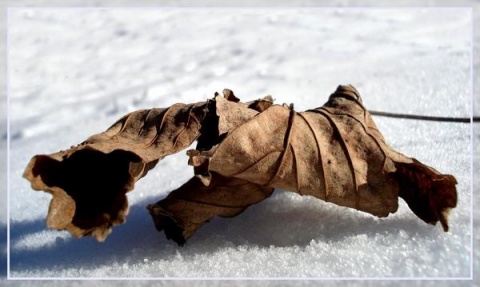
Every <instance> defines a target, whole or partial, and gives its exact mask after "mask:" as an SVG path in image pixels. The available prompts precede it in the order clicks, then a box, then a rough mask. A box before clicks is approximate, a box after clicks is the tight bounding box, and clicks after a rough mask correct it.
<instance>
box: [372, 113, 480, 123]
mask: <svg viewBox="0 0 480 287" xmlns="http://www.w3.org/2000/svg"><path fill="white" fill-rule="evenodd" d="M369 112H370V114H371V115H373V116H380V117H390V118H399V119H411V120H422V121H435V122H453V123H470V122H479V121H480V117H473V118H452V117H433V116H420V115H406V114H394V113H386V112H378V111H369Z"/></svg>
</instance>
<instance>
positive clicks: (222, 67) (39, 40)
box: [2, 8, 480, 285]
mask: <svg viewBox="0 0 480 287" xmlns="http://www.w3.org/2000/svg"><path fill="white" fill-rule="evenodd" d="M471 21H472V18H471V10H469V9H461V8H459V9H426V8H424V9H417V8H415V9H414V8H409V9H311V8H308V9H307V8H303V9H267V8H264V9H258V8H256V9H238V8H237V9H228V8H223V9H206V8H205V9H148V10H147V9H31V8H30V9H20V8H19V9H15V10H10V13H9V26H8V28H9V85H10V86H9V88H10V114H9V116H10V117H9V118H10V140H11V141H10V145H11V148H10V178H9V179H10V194H9V195H10V199H9V200H10V205H9V207H10V273H9V275H10V276H11V277H12V278H84V279H85V278H130V279H131V278H197V279H198V278H274V279H275V278H276V279H278V278H283V279H291V278H339V277H341V278H357V279H358V278H379V277H382V278H383V277H386V278H396V279H398V278H438V277H440V278H457V279H462V278H470V276H472V273H471V272H472V270H471V266H472V265H471V264H472V260H473V258H472V256H471V255H472V250H471V236H472V234H471V206H472V197H471V182H472V176H471V167H470V160H471V150H470V147H471V146H470V142H471V141H470V140H471V138H470V133H471V127H470V125H468V124H452V123H432V122H420V121H411V120H399V119H386V118H380V117H376V118H375V121H376V123H377V125H378V126H379V129H380V130H381V131H382V133H383V134H384V136H385V138H386V140H387V141H388V142H389V143H390V144H391V145H392V146H393V147H395V148H396V149H398V150H399V151H401V152H402V153H404V154H407V155H409V156H413V157H415V158H417V159H419V160H420V161H422V162H424V163H426V164H429V165H431V166H433V167H435V168H436V169H438V170H440V171H442V172H444V173H450V174H453V175H455V177H456V178H457V181H458V186H457V187H458V193H459V204H458V207H457V208H456V209H455V210H454V211H453V212H452V214H451V217H450V226H451V231H450V232H449V233H444V232H443V231H442V230H441V228H440V227H439V226H436V227H431V226H429V225H426V224H425V223H423V222H422V221H421V220H419V219H418V218H417V217H416V216H415V215H414V214H413V213H412V212H411V211H410V209H409V208H408V207H407V206H406V204H405V203H404V202H403V201H401V202H400V208H399V210H398V212H397V213H395V214H393V215H391V216H389V217H388V218H385V219H378V218H375V217H373V216H370V215H368V214H364V213H360V212H357V211H355V210H350V209H347V208H343V207H338V206H335V205H333V204H330V203H325V202H322V201H320V200H317V199H314V198H311V197H301V196H299V195H297V194H294V193H291V192H287V191H282V190H277V191H276V192H275V193H274V194H273V196H272V197H270V198H269V199H267V200H265V201H263V202H262V203H260V204H257V205H255V206H252V207H250V208H249V209H247V210H246V211H245V212H244V213H242V214H241V215H239V216H237V217H235V218H231V219H223V218H218V219H214V220H212V221H211V222H210V223H209V224H207V225H206V226H205V227H204V228H202V229H201V230H199V231H198V232H197V234H195V235H194V237H192V238H191V239H190V240H189V241H188V242H187V244H186V246H185V247H183V248H181V247H178V246H177V245H176V244H175V243H174V242H172V241H167V240H166V238H165V236H164V235H163V234H161V233H158V232H157V231H156V230H155V228H154V225H153V223H152V221H151V218H150V216H149V215H148V213H147V212H146V210H145V206H146V205H147V204H149V203H153V202H156V201H158V200H159V199H161V198H163V197H164V196H166V195H167V194H168V192H169V191H170V190H172V189H174V188H176V187H178V186H179V185H180V184H181V183H183V182H184V181H185V180H187V179H188V178H189V177H190V176H191V175H192V170H191V168H189V167H188V166H187V164H186V156H185V154H184V153H183V152H181V153H179V154H177V155H174V156H171V157H169V158H166V159H165V160H163V161H162V162H160V163H159V164H158V165H157V167H156V168H155V169H154V170H153V171H151V172H150V173H149V174H148V175H147V176H146V177H145V178H144V179H142V180H140V181H139V182H138V183H137V184H136V188H135V190H134V191H133V192H131V193H130V194H129V202H130V205H131V209H130V214H129V216H128V217H127V223H125V224H123V225H121V226H118V227H116V228H114V230H113V233H112V234H111V235H110V236H109V237H108V238H107V240H106V242H104V243H97V242H96V241H95V240H93V239H91V238H82V239H74V238H72V237H71V236H70V235H69V234H68V233H66V232H58V231H53V230H47V229H46V228H45V224H44V220H45V215H46V213H47V209H48V203H49V201H50V195H48V194H46V193H43V192H35V191H33V190H32V189H31V188H30V186H29V183H28V182H27V181H26V180H24V179H23V178H22V177H21V174H22V173H23V170H24V168H25V166H26V164H27V163H28V161H29V159H30V158H31V157H32V156H33V155H35V154H39V153H51V152H55V151H58V150H60V149H65V148H67V147H69V146H71V145H74V144H77V143H79V142H81V141H83V140H84V139H85V138H87V137H88V136H89V135H91V134H94V133H98V132H101V131H103V130H105V129H106V128H108V127H109V126H110V125H111V124H112V123H113V122H114V121H115V120H116V119H118V118H119V117H121V116H122V115H124V114H125V113H127V112H130V111H133V110H137V109H141V108H151V107H166V106H170V105H172V104H174V103H176V102H186V103H190V102H196V101H203V100H205V99H207V98H210V97H212V96H213V93H214V92H215V91H219V92H220V91H221V90H222V89H223V88H230V89H232V90H233V91H234V92H235V94H236V95H237V96H239V97H240V98H241V99H242V100H251V99H256V98H259V97H263V96H265V95H267V94H271V95H272V96H273V97H274V98H275V99H276V102H277V103H284V102H285V103H292V102H293V103H294V104H295V109H296V110H298V111H301V110H305V109H308V108H313V107H317V106H320V105H322V104H323V103H324V102H325V101H326V100H327V98H328V96H329V95H330V93H332V92H333V91H334V90H335V88H336V87H337V86H338V85H339V84H348V83H350V84H353V85H354V86H356V87H357V89H358V90H359V91H360V93H361V95H362V97H363V101H364V104H365V106H366V107H367V108H369V109H371V110H380V111H389V112H399V113H413V114H423V115H432V116H455V117H468V116H469V115H470V112H471V108H472V107H471V101H470V95H471V93H472V83H471V74H470V71H471V70H470V69H471V45H472V42H471V26H472V23H471ZM479 136H480V134H479V133H476V134H475V139H478V138H479ZM5 140H6V137H4V138H3V141H5ZM475 154H476V155H478V153H477V152H476V153H475ZM476 214H478V212H476ZM2 230H3V229H2ZM2 232H4V231H2ZM5 232H6V231H5ZM207 285H208V284H207Z"/></svg>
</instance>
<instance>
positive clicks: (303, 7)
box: [6, 6, 474, 281]
mask: <svg viewBox="0 0 480 287" xmlns="http://www.w3.org/2000/svg"><path fill="white" fill-rule="evenodd" d="M23 9H29V10H36V9H38V10H47V9H48V10H50V9H52V10H56V9H58V10H111V9H115V10H152V9H161V10H205V11H222V10H339V9H340V10H420V9H425V10H455V9H459V10H464V9H468V10H469V11H470V21H471V23H470V24H471V43H470V50H471V51H470V77H471V81H470V95H471V99H470V101H471V116H472V118H473V51H474V45H473V44H474V37H473V36H474V35H473V31H474V30H473V29H474V28H473V27H474V21H473V20H474V17H473V7H470V6H451V7H449V6H438V7H428V6H418V7H417V6H409V7H401V6H391V7H390V6H387V7H368V6H359V7H356V6H349V7H334V6H332V7H319V6H314V7H310V6H273V7H269V6H258V7H256V6H212V7H205V6H191V7H179V6H155V7H148V6H141V7H135V6H134V7H120V6H119V7H115V6H112V7H107V6H100V7H96V6H91V7H69V6H52V7H35V6H33V7H31V6H9V7H7V19H6V20H7V31H6V32H7V39H6V44H7V48H6V53H7V61H6V64H7V279H9V280H108V281H110V280H172V281H173V280H175V281H176V280H178V281H181V280H187V281H190V280H312V281H318V280H325V281H346V280H357V281H392V280H393V281H413V280H422V281H427V280H428V281H437V280H473V261H474V258H473V255H474V251H473V247H474V234H473V122H472V121H471V124H470V142H471V149H470V151H471V171H470V173H471V182H470V185H471V192H470V199H471V200H470V201H471V208H470V228H471V234H470V242H471V243H470V244H471V248H470V249H471V250H470V277H243V278H242V277H239V278H238V277H186V278H183V277H146V278H142V277H108V278H103V277H98V278H97V277H65V278H62V277H38V278H37V277H11V274H10V81H9V80H10V67H9V44H10V42H9V40H10V39H9V34H10V33H9V31H10V30H9V26H10V11H11V10H12V11H14V10H23Z"/></svg>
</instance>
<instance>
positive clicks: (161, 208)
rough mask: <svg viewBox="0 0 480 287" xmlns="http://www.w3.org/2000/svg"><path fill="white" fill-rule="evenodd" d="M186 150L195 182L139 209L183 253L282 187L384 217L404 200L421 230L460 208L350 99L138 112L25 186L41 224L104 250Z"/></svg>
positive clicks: (436, 176)
mask: <svg viewBox="0 0 480 287" xmlns="http://www.w3.org/2000/svg"><path fill="white" fill-rule="evenodd" d="M195 140H196V141H197V146H196V148H195V149H194V150H190V151H188V153H187V154H188V158H189V161H188V163H189V164H190V165H191V166H193V168H194V174H195V177H193V178H192V179H190V180H189V181H188V182H186V183H185V184H183V185H182V186H180V187H179V188H178V189H176V190H174V191H172V192H171V193H170V194H169V195H168V196H167V197H166V198H164V199H162V200H160V201H158V202H157V203H155V204H151V205H149V206H148V207H147V209H148V211H149V212H150V215H151V216H152V219H153V221H154V223H155V226H156V228H157V229H158V230H159V231H164V232H165V234H166V236H167V238H170V239H173V240H174V241H176V242H177V243H178V244H180V245H183V244H184V243H185V241H186V240H187V239H189V238H190V237H191V236H192V235H193V234H194V233H195V232H196V231H197V230H198V229H199V228H200V227H201V226H203V225H204V224H205V223H206V222H208V221H209V220H211V219H212V218H214V217H216V216H222V217H231V216H235V215H237V214H238V213H240V212H242V211H243V210H245V209H246V208H247V207H248V206H250V205H252V204H255V203H258V202H260V201H262V200H264V199H265V198H267V197H268V196H270V195H271V193H272V192H273V190H274V188H282V189H286V190H291V191H294V192H297V193H299V194H301V195H311V196H313V197H316V198H319V199H322V200H325V201H328V202H332V203H335V204H338V205H341V206H346V207H350V208H354V209H357V210H360V211H363V212H367V213H370V214H372V215H375V216H379V217H385V216H388V215H389V214H390V213H394V212H395V211H396V210H397V208H398V197H402V198H403V199H404V200H405V201H406V202H407V204H408V206H409V207H410V208H411V209H412V211H413V212H414V213H415V214H416V215H417V216H418V217H419V218H420V219H422V220H423V221H425V222H427V223H430V224H436V223H437V222H438V221H440V223H441V225H442V227H443V229H444V230H445V231H447V230H448V212H449V210H450V209H452V208H454V207H455V206H456V203H457V193H456V188H455V185H456V183H457V182H456V180H455V178H454V177H453V176H451V175H445V174H441V173H440V172H438V171H436V170H435V169H433V168H431V167H428V166H426V165H424V164H422V163H420V162H419V161H417V160H416V159H414V158H410V157H407V156H405V155H403V154H401V153H399V152H397V151H395V150H394V149H393V148H391V147H390V146H389V145H387V143H386V141H385V139H384V138H383V136H382V134H381V133H380V131H379V130H378V128H377V127H376V125H375V123H374V122H373V119H372V117H371V116H370V113H369V112H368V111H367V109H366V108H365V107H364V106H363V104H362V99H361V97H360V95H359V93H358V92H357V90H356V89H355V88H354V87H352V86H340V87H338V89H337V90H336V91H335V92H334V93H333V94H332V95H331V96H330V98H329V100H328V102H327V103H325V105H324V106H322V107H319V108H316V109H312V110H308V111H305V112H297V111H295V110H294V109H293V106H286V105H283V106H280V105H274V104H273V99H272V97H270V96H267V97H265V98H263V99H259V100H256V101H252V102H247V103H242V102H241V101H240V100H239V99H238V98H237V97H236V96H235V95H234V94H233V92H232V91H230V90H224V91H223V97H222V96H219V95H218V94H216V97H215V98H214V99H212V100H208V101H206V102H200V103H196V104H190V105H184V104H176V105H173V106H172V107H170V108H168V109H151V110H141V111H137V112H133V113H130V114H128V115H126V116H125V117H123V118H122V119H120V120H119V121H118V122H117V123H115V124H114V125H113V126H112V127H110V128H109V129H108V130H107V131H105V132H103V133H101V134H97V135H94V136H92V137H90V138H89V139H87V140H86V141H85V142H83V143H82V144H80V145H78V146H76V147H72V148H71V149H69V150H67V151H61V152H58V153H54V154H50V155H37V156H35V157H33V158H32V160H31V161H30V163H29V164H28V166H27V168H26V170H25V173H24V176H25V177H26V178H27V179H28V180H30V181H31V183H32V188H34V189H36V190H45V191H47V192H50V193H52V195H53V198H52V201H51V203H50V208H49V213H48V216H47V225H48V226H49V227H52V228H56V229H66V230H68V231H70V232H71V233H72V234H73V235H75V236H83V235H91V236H95V237H96V238H97V239H98V240H104V239H105V237H106V236H107V235H108V234H109V232H110V231H111V227H112V226H114V225H116V224H120V223H122V222H124V221H125V217H126V215H127V211H128V202H127V198H126V196H125V194H126V193H127V192H128V191H130V190H132V189H133V187H134V183H135V182H136V181H137V180H139V179H140V178H142V177H143V176H145V175H146V173H147V172H148V171H149V170H150V169H152V168H153V167H154V166H155V164H156V163H157V162H158V161H159V160H161V159H162V158H164V157H165V156H167V155H170V154H173V153H176V152H178V151H181V150H183V149H185V148H187V147H188V146H190V145H191V143H192V142H194V141H195Z"/></svg>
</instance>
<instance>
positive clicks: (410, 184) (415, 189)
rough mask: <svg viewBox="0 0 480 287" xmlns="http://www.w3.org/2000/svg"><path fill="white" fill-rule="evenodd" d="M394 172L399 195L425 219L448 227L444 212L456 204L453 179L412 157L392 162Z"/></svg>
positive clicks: (446, 212)
mask: <svg viewBox="0 0 480 287" xmlns="http://www.w3.org/2000/svg"><path fill="white" fill-rule="evenodd" d="M395 167H396V168H397V171H396V172H395V174H394V176H395V177H396V178H397V179H398V182H399V185H400V186H399V187H400V191H399V196H400V197H402V198H403V199H404V200H405V201H406V202H407V204H408V206H409V207H410V209H411V210H412V211H413V212H414V213H415V214H416V215H417V216H418V217H419V218H420V219H422V220H423V221H425V222H426V223H429V224H432V225H435V224H436V223H437V222H438V221H440V224H441V225H442V228H443V230H444V231H445V232H447V231H448V215H449V212H450V210H451V209H452V208H454V207H456V205H457V190H456V184H457V181H456V179H455V177H453V176H452V175H449V174H440V173H439V172H437V171H436V170H434V169H432V168H429V167H427V166H426V165H424V164H422V163H420V162H419V161H417V160H415V159H413V163H398V162H396V163H395Z"/></svg>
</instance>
